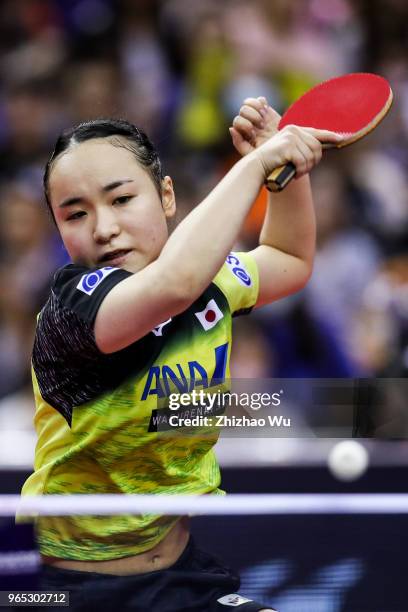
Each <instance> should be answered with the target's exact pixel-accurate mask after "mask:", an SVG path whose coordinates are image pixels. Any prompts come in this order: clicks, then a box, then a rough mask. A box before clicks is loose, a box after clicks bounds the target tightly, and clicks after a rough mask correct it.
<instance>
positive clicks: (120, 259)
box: [98, 249, 132, 266]
mask: <svg viewBox="0 0 408 612" xmlns="http://www.w3.org/2000/svg"><path fill="white" fill-rule="evenodd" d="M131 252H132V249H117V250H116V251H109V252H108V253H105V254H104V255H102V257H100V258H99V259H98V263H103V264H109V265H113V266H120V265H121V264H122V263H124V262H125V260H126V258H127V256H128V255H129V253H131Z"/></svg>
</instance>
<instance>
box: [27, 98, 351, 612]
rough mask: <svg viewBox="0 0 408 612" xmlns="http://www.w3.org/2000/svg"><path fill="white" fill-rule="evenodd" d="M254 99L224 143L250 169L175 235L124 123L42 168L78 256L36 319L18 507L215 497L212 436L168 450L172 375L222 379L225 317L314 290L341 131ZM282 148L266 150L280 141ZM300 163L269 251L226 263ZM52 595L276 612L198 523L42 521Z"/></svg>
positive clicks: (143, 142)
mask: <svg viewBox="0 0 408 612" xmlns="http://www.w3.org/2000/svg"><path fill="white" fill-rule="evenodd" d="M277 121H278V116H277V114H276V113H275V112H274V111H273V110H272V109H271V108H270V107H268V105H267V104H266V100H264V99H263V98H257V99H248V100H246V102H245V103H244V105H243V107H242V108H241V110H240V114H239V116H237V117H236V118H235V120H234V122H233V128H231V135H232V139H233V142H234V144H235V146H236V148H237V149H238V151H239V152H240V153H241V154H242V155H243V157H242V159H241V160H240V161H238V163H236V164H235V166H234V167H233V168H232V169H231V170H230V171H229V172H228V174H227V175H226V176H225V177H224V178H223V179H222V180H221V181H220V183H219V184H218V185H217V186H216V187H215V188H214V189H213V190H212V191H211V193H210V194H209V195H208V196H207V197H206V198H205V200H204V201H203V202H201V203H200V204H199V205H198V206H197V207H196V208H195V209H194V210H193V211H192V212H191V213H190V214H189V215H188V216H187V217H186V218H185V219H184V220H183V221H182V222H181V223H180V224H179V226H178V227H177V228H176V229H175V231H174V232H173V233H172V235H171V236H169V234H168V229H167V220H168V219H169V218H171V217H172V216H173V215H174V213H175V208H176V204H175V195H174V191H173V185H172V181H171V178H170V177H169V176H165V177H163V175H162V171H161V165H160V161H159V158H158V156H157V153H156V151H155V149H154V148H153V146H152V144H151V142H150V141H149V139H148V138H147V137H146V135H145V134H144V133H143V132H141V131H140V130H139V129H137V128H136V127H134V126H133V125H130V124H128V123H127V122H125V121H120V120H96V121H90V122H87V123H84V124H81V125H79V126H76V127H73V128H71V129H69V130H67V131H66V132H64V133H63V134H62V135H61V136H60V137H59V138H58V140H57V143H56V147H55V150H54V152H53V153H52V155H51V158H50V160H49V162H48V163H47V166H46V170H45V176H44V187H45V195H46V200H47V203H48V205H49V207H50V210H51V212H52V214H53V216H54V219H55V222H56V225H57V227H58V230H59V232H60V234H61V237H62V240H63V241H64V244H65V247H66V249H67V251H68V253H69V255H70V257H71V259H72V262H73V263H72V264H69V265H67V266H65V267H64V268H62V269H60V270H59V271H58V272H57V273H56V275H55V277H54V281H53V286H52V290H51V293H50V296H49V299H48V301H47V303H46V304H45V306H44V308H43V309H42V311H41V313H40V315H39V318H38V324H37V331H36V337H35V343H34V349H33V358H32V363H33V381H34V392H35V399H36V414H35V425H36V429H37V433H38V444H37V448H36V458H35V472H34V473H33V474H32V475H31V476H30V478H29V479H28V480H27V482H26V483H25V485H24V488H23V493H24V494H74V493H79V494H83V493H118V494H120V493H155V494H160V493H171V494H178V493H183V494H186V493H191V494H204V493H220V491H219V489H218V486H219V484H220V475H219V469H218V466H217V464H216V459H215V456H214V454H213V452H212V450H211V446H212V445H213V443H214V439H211V440H205V439H203V438H200V437H196V436H190V437H188V438H187V437H183V438H182V439H180V438H164V437H163V438H160V437H158V434H157V432H155V431H152V430H151V429H152V428H151V427H150V425H151V417H152V410H153V409H157V407H158V402H160V401H163V398H164V397H165V396H166V391H168V384H169V380H174V379H175V377H178V378H179V379H180V381H181V382H182V383H183V384H184V381H186V380H187V379H189V380H190V384H197V385H199V384H200V385H202V386H204V387H205V386H206V381H207V384H210V383H208V381H209V380H210V379H211V378H215V377H217V378H228V374H229V370H228V360H229V355H230V348H231V316H232V315H233V314H239V313H248V312H249V311H250V310H251V309H252V308H253V307H258V306H261V305H262V304H266V303H268V302H272V301H273V300H276V299H278V298H280V297H283V296H286V295H288V294H290V293H292V292H294V291H297V290H298V289H300V288H301V287H303V286H304V284H305V283H306V281H307V279H308V278H309V276H310V273H311V269H312V261H313V254H314V248H315V222H314V213H313V205H312V197H311V192H310V186H309V179H308V177H307V176H306V175H307V173H308V172H309V171H310V170H311V169H312V168H313V166H314V165H315V164H317V163H318V162H319V160H320V157H321V150H322V147H321V143H322V142H338V141H339V138H340V137H339V136H338V135H336V134H333V133H331V132H326V131H321V130H315V129H308V128H303V129H299V128H294V127H289V128H285V129H284V130H282V131H281V132H279V133H276V134H275V131H276V125H277ZM271 136H272V137H271ZM288 161H292V162H293V163H294V164H295V166H296V169H297V176H298V178H299V180H297V181H293V183H292V184H291V185H290V186H289V187H288V188H287V189H286V190H285V191H284V192H282V193H281V194H279V195H273V196H271V201H270V203H269V208H268V211H267V214H266V218H265V222H264V226H263V228H262V231H261V235H260V240H259V243H260V245H259V246H258V247H257V248H256V249H255V250H253V251H251V252H248V253H234V254H230V255H229V253H230V250H231V248H232V246H233V244H234V242H235V240H236V238H237V236H238V233H239V231H240V228H241V225H242V223H243V221H244V218H245V216H246V214H247V213H248V211H249V209H250V207H251V204H252V202H253V201H254V199H255V197H256V195H257V193H258V190H259V188H260V187H261V186H262V184H263V182H264V180H265V177H266V176H267V175H268V174H269V173H270V172H271V171H272V170H273V169H274V168H275V167H277V166H280V165H282V164H284V163H285V162H288ZM37 533H38V542H39V547H40V552H41V555H42V560H43V578H42V580H43V582H42V585H41V588H42V589H44V590H50V589H52V590H68V591H70V598H71V607H72V608H73V609H74V610H91V609H92V610H93V609H96V608H97V606H98V605H99V606H100V607H101V609H104V610H113V609H116V608H120V609H124V610H146V611H147V610H148V611H149V612H152V611H153V612H154V611H157V612H170V611H171V612H175V611H176V610H182V609H183V610H191V611H193V610H197V611H201V610H202V611H204V610H226V609H229V608H230V607H231V606H233V607H234V609H235V608H237V609H239V610H243V611H244V610H245V611H249V610H257V611H259V610H266V609H270V608H267V607H266V606H264V605H262V604H260V603H256V602H253V601H248V600H244V599H241V598H239V597H238V599H237V596H236V595H232V594H235V593H236V591H237V590H238V589H239V578H238V577H237V576H236V575H235V574H234V573H233V572H232V571H231V570H230V569H228V568H227V567H225V565H224V564H223V563H222V562H220V561H219V560H218V559H216V558H214V557H212V556H211V555H209V554H207V553H204V552H203V551H201V550H199V549H197V548H196V546H195V545H194V543H193V542H192V540H191V538H190V536H189V526H188V519H187V518H186V517H173V516H164V515H163V516H161V515H150V514H149V515H138V516H130V515H125V516H116V517H104V516H69V517H40V518H39V519H38V521H37Z"/></svg>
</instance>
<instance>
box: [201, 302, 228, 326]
mask: <svg viewBox="0 0 408 612" xmlns="http://www.w3.org/2000/svg"><path fill="white" fill-rule="evenodd" d="M194 314H195V316H196V317H197V319H198V320H199V321H200V323H201V325H202V327H203V328H204V329H205V331H208V330H209V329H212V328H213V327H215V325H217V323H218V321H219V320H220V319H222V318H223V316H224V315H223V313H222V311H221V310H220V309H219V308H218V305H217V302H216V301H215V300H210V301H209V302H208V304H207V306H206V307H205V308H204V310H200V311H199V312H195V313H194Z"/></svg>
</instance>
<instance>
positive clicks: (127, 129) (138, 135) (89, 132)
mask: <svg viewBox="0 0 408 612" xmlns="http://www.w3.org/2000/svg"><path fill="white" fill-rule="evenodd" d="M111 136H113V137H115V136H119V137H121V138H118V139H113V140H110V142H111V144H113V145H114V146H117V147H123V148H124V149H128V150H129V151H131V153H133V154H134V155H135V157H136V159H137V161H138V162H139V163H140V164H141V165H142V166H144V167H145V168H146V169H147V171H148V173H149V174H150V176H151V178H152V180H153V182H154V184H155V187H156V189H157V191H158V193H159V195H160V196H161V181H162V180H163V173H162V168H161V162H160V159H159V156H158V154H157V151H156V149H155V148H154V146H153V144H152V142H151V141H150V140H149V138H148V137H147V136H146V134H145V133H144V132H142V130H140V129H139V128H137V127H136V126H135V125H133V124H132V123H129V122H128V121H125V120H124V119H93V120H92V121H85V122H84V123H79V124H78V125H74V126H73V127H71V128H68V129H67V130H64V131H63V132H62V133H61V134H60V136H59V137H58V139H57V142H56V143H55V148H54V151H53V152H52V154H51V157H50V158H49V160H48V162H47V165H46V167H45V172H44V193H45V200H46V202H47V206H48V208H49V210H50V212H51V214H52V217H53V218H54V214H53V212H52V207H51V201H50V195H49V179H50V172H51V169H52V165H53V163H54V162H55V160H56V159H57V157H58V156H59V155H60V154H61V153H63V152H64V151H66V150H67V149H68V148H69V147H70V146H71V145H73V144H79V143H80V142H85V141H86V140H92V139H93V138H109V137H111ZM54 220H55V219H54Z"/></svg>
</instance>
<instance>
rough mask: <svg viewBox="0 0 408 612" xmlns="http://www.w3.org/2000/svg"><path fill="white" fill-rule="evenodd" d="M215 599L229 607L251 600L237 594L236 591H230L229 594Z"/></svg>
mask: <svg viewBox="0 0 408 612" xmlns="http://www.w3.org/2000/svg"><path fill="white" fill-rule="evenodd" d="M217 601H218V603H220V604H222V605H223V606H230V607H231V608H235V607H236V606H240V605H241V604H244V603H248V601H253V600H252V599H247V598H246V597H241V595H237V593H231V594H230V595H224V597H220V599H217Z"/></svg>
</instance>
